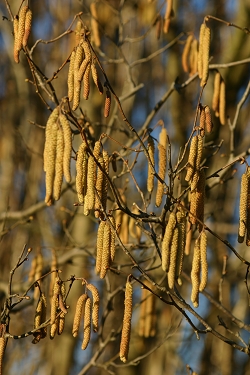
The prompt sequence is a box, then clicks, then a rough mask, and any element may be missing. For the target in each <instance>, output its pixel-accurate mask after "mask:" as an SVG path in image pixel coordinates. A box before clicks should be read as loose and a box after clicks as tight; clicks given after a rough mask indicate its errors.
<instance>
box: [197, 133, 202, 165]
mask: <svg viewBox="0 0 250 375" xmlns="http://www.w3.org/2000/svg"><path fill="white" fill-rule="evenodd" d="M197 139H198V144H197V154H196V159H195V170H196V171H198V170H199V169H200V165H201V159H202V151H203V138H202V136H201V135H197Z"/></svg>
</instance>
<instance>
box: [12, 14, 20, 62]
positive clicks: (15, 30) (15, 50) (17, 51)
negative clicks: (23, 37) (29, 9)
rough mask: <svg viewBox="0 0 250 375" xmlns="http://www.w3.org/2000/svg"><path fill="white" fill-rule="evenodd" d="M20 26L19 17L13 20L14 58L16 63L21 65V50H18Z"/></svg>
mask: <svg viewBox="0 0 250 375" xmlns="http://www.w3.org/2000/svg"><path fill="white" fill-rule="evenodd" d="M18 26H19V20H18V18H17V16H16V17H15V18H14V20H13V30H14V50H13V57H14V61H15V62H16V63H17V64H18V63H19V52H20V51H19V50H18V48H17V46H18V41H17V40H18V39H17V36H18Z"/></svg>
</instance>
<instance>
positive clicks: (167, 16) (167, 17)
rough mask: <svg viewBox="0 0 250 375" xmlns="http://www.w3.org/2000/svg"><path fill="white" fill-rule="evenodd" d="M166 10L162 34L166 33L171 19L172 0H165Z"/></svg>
mask: <svg viewBox="0 0 250 375" xmlns="http://www.w3.org/2000/svg"><path fill="white" fill-rule="evenodd" d="M166 2H167V4H166V11H165V15H164V25H163V32H164V34H167V33H168V30H169V26H170V20H171V15H172V12H173V10H172V9H173V0H166Z"/></svg>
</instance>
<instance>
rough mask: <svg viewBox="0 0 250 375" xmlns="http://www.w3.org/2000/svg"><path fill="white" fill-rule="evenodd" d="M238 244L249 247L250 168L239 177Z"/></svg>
mask: <svg viewBox="0 0 250 375" xmlns="http://www.w3.org/2000/svg"><path fill="white" fill-rule="evenodd" d="M239 211H240V212H239V230H238V242H240V243H242V242H243V241H244V238H245V236H246V245H247V246H250V167H247V170H246V172H245V173H243V174H242V177H241V190H240V207H239Z"/></svg>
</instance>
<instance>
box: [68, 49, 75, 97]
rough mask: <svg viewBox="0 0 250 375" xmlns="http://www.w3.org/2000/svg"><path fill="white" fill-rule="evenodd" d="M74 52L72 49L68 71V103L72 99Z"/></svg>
mask: <svg viewBox="0 0 250 375" xmlns="http://www.w3.org/2000/svg"><path fill="white" fill-rule="evenodd" d="M75 55H76V51H75V49H73V51H72V52H71V55H70V63H69V71H68V80H67V82H68V97H69V101H70V102H72V100H73V97H74V65H75Z"/></svg>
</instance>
